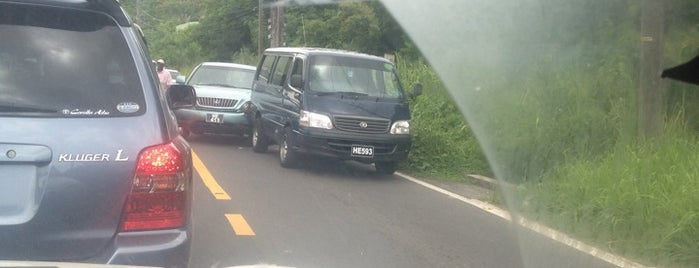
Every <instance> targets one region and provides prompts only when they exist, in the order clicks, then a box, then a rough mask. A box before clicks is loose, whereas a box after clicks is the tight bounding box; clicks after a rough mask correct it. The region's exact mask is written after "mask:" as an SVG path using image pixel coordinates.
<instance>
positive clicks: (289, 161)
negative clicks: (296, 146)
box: [279, 130, 298, 168]
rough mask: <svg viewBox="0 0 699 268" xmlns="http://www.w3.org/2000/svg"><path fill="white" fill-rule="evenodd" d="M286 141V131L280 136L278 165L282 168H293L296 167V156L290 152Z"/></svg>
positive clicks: (287, 138)
mask: <svg viewBox="0 0 699 268" xmlns="http://www.w3.org/2000/svg"><path fill="white" fill-rule="evenodd" d="M288 140H289V131H288V130H287V131H284V136H282V140H281V142H280V143H279V163H280V164H281V166H282V167H285V168H293V167H295V166H296V162H297V160H298V155H297V154H296V152H294V150H291V146H290V145H289V142H288Z"/></svg>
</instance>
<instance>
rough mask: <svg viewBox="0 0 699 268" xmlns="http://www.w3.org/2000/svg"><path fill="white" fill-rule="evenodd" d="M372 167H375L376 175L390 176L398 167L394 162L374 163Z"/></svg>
mask: <svg viewBox="0 0 699 268" xmlns="http://www.w3.org/2000/svg"><path fill="white" fill-rule="evenodd" d="M374 166H376V172H377V173H379V174H384V175H391V174H393V173H394V172H396V168H397V166H398V165H396V162H376V163H374Z"/></svg>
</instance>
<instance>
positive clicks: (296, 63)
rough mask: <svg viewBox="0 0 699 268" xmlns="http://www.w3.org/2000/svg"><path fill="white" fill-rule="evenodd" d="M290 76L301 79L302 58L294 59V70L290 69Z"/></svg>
mask: <svg viewBox="0 0 699 268" xmlns="http://www.w3.org/2000/svg"><path fill="white" fill-rule="evenodd" d="M291 74H292V75H295V74H298V75H301V77H303V59H302V58H296V60H295V61H294V68H292V69H291Z"/></svg>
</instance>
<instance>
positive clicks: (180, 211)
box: [120, 143, 188, 231]
mask: <svg viewBox="0 0 699 268" xmlns="http://www.w3.org/2000/svg"><path fill="white" fill-rule="evenodd" d="M185 170H186V168H185V156H184V154H183V152H182V151H181V150H180V149H178V148H177V147H176V146H175V145H174V144H173V143H168V144H163V145H157V146H153V147H149V148H146V149H144V150H143V151H141V153H140V154H139V155H138V162H137V163H136V174H135V175H134V178H133V182H132V187H131V192H130V193H129V196H128V197H127V199H126V205H125V206H124V214H123V216H122V220H121V228H120V230H121V231H143V230H154V229H172V228H179V227H182V226H184V225H185V222H186V217H187V215H186V214H187V213H186V211H187V204H186V202H187V190H188V189H187V187H188V181H187V176H186V174H185Z"/></svg>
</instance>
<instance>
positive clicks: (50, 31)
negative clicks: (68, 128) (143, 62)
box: [0, 3, 145, 117]
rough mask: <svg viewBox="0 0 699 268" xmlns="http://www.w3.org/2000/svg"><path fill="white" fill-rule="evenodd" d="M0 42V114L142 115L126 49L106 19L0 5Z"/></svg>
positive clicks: (140, 94)
mask: <svg viewBox="0 0 699 268" xmlns="http://www.w3.org/2000/svg"><path fill="white" fill-rule="evenodd" d="M0 36H2V38H0V94H2V99H0V116H15V115H17V116H47V117H52V116H56V117H113V116H131V115H139V114H142V113H143V112H144V111H145V101H144V96H143V89H142V87H141V82H140V80H139V77H138V74H137V72H136V66H135V64H134V60H133V58H132V56H131V53H130V51H129V47H128V45H127V43H126V40H125V39H124V36H123V34H122V32H121V29H120V28H119V27H117V24H116V22H115V21H114V20H113V19H111V18H109V17H108V16H107V15H104V14H99V13H93V12H86V11H79V10H73V9H63V8H54V7H37V6H35V5H23V4H3V3H0Z"/></svg>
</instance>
